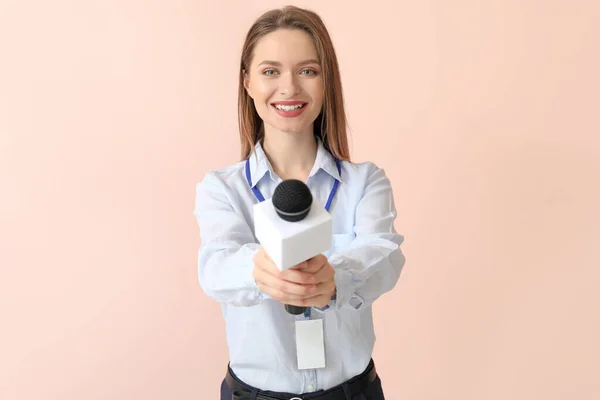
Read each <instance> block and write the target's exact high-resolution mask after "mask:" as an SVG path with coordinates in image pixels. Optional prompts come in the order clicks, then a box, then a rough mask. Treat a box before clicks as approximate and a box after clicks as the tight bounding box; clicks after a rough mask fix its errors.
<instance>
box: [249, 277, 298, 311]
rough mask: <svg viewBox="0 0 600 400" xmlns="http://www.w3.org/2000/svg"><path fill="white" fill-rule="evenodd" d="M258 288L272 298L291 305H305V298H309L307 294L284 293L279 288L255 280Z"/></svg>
mask: <svg viewBox="0 0 600 400" xmlns="http://www.w3.org/2000/svg"><path fill="white" fill-rule="evenodd" d="M257 284H258V288H259V290H260V291H261V292H263V293H265V294H267V295H269V296H270V297H271V298H272V299H274V300H277V301H279V302H281V303H284V304H290V305H293V306H301V307H304V306H306V302H305V300H306V299H307V298H309V297H308V296H302V295H295V294H290V293H285V292H283V291H281V290H279V289H275V288H272V287H269V286H266V285H264V284H262V283H260V282H257Z"/></svg>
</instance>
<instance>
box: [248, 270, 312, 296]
mask: <svg viewBox="0 0 600 400" xmlns="http://www.w3.org/2000/svg"><path fill="white" fill-rule="evenodd" d="M255 279H256V280H257V282H260V283H262V284H263V285H265V286H267V287H269V288H271V289H273V290H276V291H279V292H282V293H284V294H290V295H298V296H302V298H303V297H309V296H313V295H314V294H315V293H316V291H317V286H316V285H303V284H299V283H294V282H290V281H287V280H285V279H281V278H279V277H278V276H275V275H272V274H270V273H268V272H266V271H262V272H258V273H257V274H256V277H255Z"/></svg>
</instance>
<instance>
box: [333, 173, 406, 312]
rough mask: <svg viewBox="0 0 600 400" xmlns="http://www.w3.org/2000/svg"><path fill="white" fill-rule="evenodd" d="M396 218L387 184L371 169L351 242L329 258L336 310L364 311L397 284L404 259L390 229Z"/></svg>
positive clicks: (358, 206)
mask: <svg viewBox="0 0 600 400" xmlns="http://www.w3.org/2000/svg"><path fill="white" fill-rule="evenodd" d="M396 215H397V213H396V208H395V205H394V196H393V193H392V187H391V184H390V181H389V179H388V178H387V177H386V175H385V172H384V170H383V169H380V168H377V167H375V170H374V172H371V173H370V176H369V177H368V179H367V183H366V186H365V190H364V192H363V195H362V198H361V199H360V201H359V202H358V205H357V207H356V211H355V224H354V234H355V237H354V239H353V240H352V242H351V243H350V244H349V245H348V246H346V247H345V248H344V249H342V250H341V251H339V252H336V253H334V254H332V255H331V256H330V257H329V263H330V264H331V266H332V267H333V268H334V269H335V284H336V287H337V289H336V291H337V292H336V297H335V299H334V300H332V303H331V305H332V306H333V304H335V307H336V308H337V309H338V310H339V309H341V308H344V307H350V308H353V309H356V310H360V309H362V308H365V307H368V306H370V305H371V304H372V303H373V302H374V301H375V300H376V299H377V298H379V297H380V296H381V295H382V294H384V293H386V292H388V291H390V290H391V289H393V288H394V286H395V285H396V283H397V282H398V279H399V277H400V272H401V270H402V267H403V266H404V263H405V258H404V255H403V253H402V251H401V249H400V245H401V244H402V242H403V241H404V237H403V236H402V235H399V234H398V233H397V232H396V230H395V228H394V221H395V219H396Z"/></svg>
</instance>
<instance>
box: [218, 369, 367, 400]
mask: <svg viewBox="0 0 600 400" xmlns="http://www.w3.org/2000/svg"><path fill="white" fill-rule="evenodd" d="M376 377H377V371H376V369H375V363H374V362H373V359H371V360H370V362H369V365H368V366H367V368H366V369H365V370H364V372H362V373H361V374H359V375H357V376H355V377H353V378H350V379H349V380H347V381H346V382H344V383H342V384H340V385H337V386H334V387H332V388H330V389H327V390H319V391H317V392H310V393H305V394H294V393H279V392H272V391H267V390H260V389H257V388H255V387H252V386H250V385H248V384H246V383H244V382H242V381H241V380H240V379H239V378H238V377H237V376H236V375H235V374H234V372H233V371H232V370H231V367H230V366H229V365H228V366H227V375H226V376H225V381H226V383H227V385H228V386H229V388H230V389H231V391H232V392H233V399H232V400H251V399H253V397H252V395H253V394H254V393H256V394H257V396H256V400H346V399H350V398H352V396H354V395H356V394H358V393H361V392H363V391H364V390H365V389H366V387H367V386H368V385H369V384H371V383H372V382H373V381H374V380H375V378H376Z"/></svg>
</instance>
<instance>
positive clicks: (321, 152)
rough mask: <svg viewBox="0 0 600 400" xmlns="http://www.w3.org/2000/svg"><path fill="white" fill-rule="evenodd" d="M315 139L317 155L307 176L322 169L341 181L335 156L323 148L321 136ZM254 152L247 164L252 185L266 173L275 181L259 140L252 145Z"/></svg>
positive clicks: (273, 173)
mask: <svg viewBox="0 0 600 400" xmlns="http://www.w3.org/2000/svg"><path fill="white" fill-rule="evenodd" d="M315 138H316V140H317V157H316V158H315V164H314V166H313V169H312V170H311V171H310V174H309V177H311V176H313V175H315V174H316V173H317V172H318V171H319V170H321V169H322V170H323V171H325V172H326V173H328V174H329V175H331V176H332V177H333V178H334V179H337V180H338V181H340V182H341V181H342V179H341V176H340V174H339V172H338V169H337V165H336V163H335V158H334V157H333V155H332V154H331V153H330V152H329V151H328V150H327V149H326V148H325V146H324V145H323V143H322V141H321V138H319V137H318V136H315ZM254 149H255V152H252V153H250V158H249V164H250V177H251V181H252V187H254V186H256V184H257V183H258V182H259V181H260V180H261V179H262V178H263V177H264V176H265V175H266V174H267V173H268V174H269V177H270V178H271V179H272V180H273V181H275V179H276V175H275V172H274V171H273V167H272V165H271V163H270V162H269V159H268V158H267V155H266V154H265V151H264V150H263V148H262V143H261V141H259V142H257V143H256V145H255V146H254Z"/></svg>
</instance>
